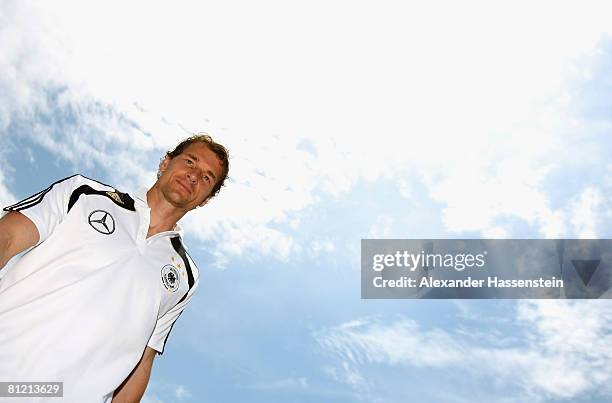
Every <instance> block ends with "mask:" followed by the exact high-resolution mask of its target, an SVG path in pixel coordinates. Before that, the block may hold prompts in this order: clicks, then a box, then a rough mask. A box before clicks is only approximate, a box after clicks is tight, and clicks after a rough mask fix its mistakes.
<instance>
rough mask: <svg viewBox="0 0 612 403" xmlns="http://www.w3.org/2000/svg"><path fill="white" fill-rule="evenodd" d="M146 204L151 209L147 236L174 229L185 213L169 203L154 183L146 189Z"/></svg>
mask: <svg viewBox="0 0 612 403" xmlns="http://www.w3.org/2000/svg"><path fill="white" fill-rule="evenodd" d="M147 204H148V205H149V208H150V209H151V221H150V223H149V231H148V233H147V238H148V237H150V236H153V235H155V234H159V233H160V232H164V231H170V230H172V229H174V227H175V226H176V223H177V222H178V220H180V219H181V218H182V217H183V216H184V215H185V213H187V211H185V210H181V209H177V208H176V207H175V206H173V205H172V204H170V203H169V202H168V201H167V200H166V199H165V198H164V197H163V195H162V193H161V191H160V190H159V189H158V188H157V187H156V186H155V185H153V187H152V188H151V189H149V190H148V191H147Z"/></svg>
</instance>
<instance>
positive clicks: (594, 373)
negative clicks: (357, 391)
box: [315, 300, 612, 401]
mask: <svg viewBox="0 0 612 403" xmlns="http://www.w3.org/2000/svg"><path fill="white" fill-rule="evenodd" d="M606 302H607V301H568V300H525V301H520V302H519V303H518V306H517V310H516V317H515V324H516V325H517V329H516V330H518V333H514V334H510V335H508V336H506V337H504V333H501V334H500V336H499V339H498V340H496V341H495V342H492V340H490V338H489V337H487V338H481V336H479V335H478V334H472V335H470V334H469V333H467V334H466V333H461V332H449V331H445V330H441V329H432V330H423V329H422V328H421V327H420V326H419V325H418V324H417V323H416V322H415V321H412V320H409V319H401V320H397V321H395V322H393V323H390V324H383V323H380V322H378V321H372V320H365V321H364V320H362V321H359V322H354V323H352V324H350V325H347V324H345V325H340V326H337V327H334V328H330V329H326V330H323V331H321V332H319V333H317V334H315V337H316V339H317V341H318V342H319V343H320V345H321V346H322V347H323V348H324V349H326V350H327V351H330V352H332V353H333V354H334V355H336V356H337V357H338V358H337V359H338V365H337V366H336V367H331V368H332V369H330V368H326V369H325V371H326V372H327V373H328V374H329V375H330V376H331V377H332V378H333V379H336V380H338V381H343V382H345V383H351V382H348V380H347V379H348V378H346V377H347V376H348V375H346V376H345V377H344V378H343V377H342V376H341V375H339V374H342V373H347V374H349V373H354V374H358V375H359V376H354V377H352V378H350V379H353V380H357V379H361V382H366V381H365V379H366V378H365V375H363V374H362V372H364V371H367V369H368V368H369V367H371V366H374V365H377V366H380V365H385V366H388V367H394V368H395V369H394V371H397V370H399V368H401V367H425V368H445V369H453V368H454V369H456V368H461V369H462V370H466V371H470V372H473V373H475V374H477V375H479V376H480V377H483V378H484V379H485V380H487V379H490V380H491V382H492V384H497V385H502V386H505V387H508V388H510V390H513V388H516V387H518V388H519V390H518V391H516V390H515V392H518V393H522V394H524V395H525V396H528V397H529V399H531V401H543V400H547V399H570V400H573V399H576V398H578V397H579V396H583V395H585V394H599V395H601V396H608V397H610V396H612V388H610V387H609V384H610V381H612V374H611V373H610V371H609V368H610V367H611V366H612V347H611V346H612V309H611V308H610V306H609V304H607V303H606ZM473 320H475V319H473ZM492 331H495V329H493V330H492ZM489 333H490V332H487V334H489ZM506 333H507V330H506ZM489 335H490V334H489ZM505 338H509V339H508V340H507V342H506V341H504V339H505ZM517 340H521V342H517ZM347 368H348V369H350V371H348V369H347Z"/></svg>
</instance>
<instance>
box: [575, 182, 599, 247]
mask: <svg viewBox="0 0 612 403" xmlns="http://www.w3.org/2000/svg"><path fill="white" fill-rule="evenodd" d="M602 204H603V196H602V194H601V192H600V191H599V190H598V189H594V188H592V187H587V188H586V189H584V191H583V192H582V193H581V194H580V196H579V197H577V198H576V200H575V201H574V202H573V203H572V211H571V213H572V217H571V219H570V221H571V223H572V225H573V226H574V228H575V231H576V234H577V236H578V238H585V239H593V238H597V224H598V222H597V221H598V219H601V218H600V217H599V216H600V214H601V213H602V209H601V207H602ZM601 215H602V214H601Z"/></svg>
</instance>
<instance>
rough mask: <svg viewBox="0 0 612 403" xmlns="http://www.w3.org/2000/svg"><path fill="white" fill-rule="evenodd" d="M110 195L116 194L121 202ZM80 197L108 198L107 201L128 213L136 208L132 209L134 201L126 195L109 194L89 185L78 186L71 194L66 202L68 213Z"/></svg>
mask: <svg viewBox="0 0 612 403" xmlns="http://www.w3.org/2000/svg"><path fill="white" fill-rule="evenodd" d="M111 193H116V194H117V195H118V196H119V198H120V199H121V202H119V201H117V200H116V199H114V198H113V197H112V196H111V195H110V194H111ZM81 195H99V196H104V197H108V198H109V200H111V201H112V202H113V203H115V204H116V205H117V206H119V207H123V208H124V209H127V210H130V211H136V208H135V207H134V199H132V198H131V197H130V196H129V195H128V194H127V193H121V192H118V191H114V192H111V191H108V190H96V189H94V188H92V187H91V186H89V185H82V186H79V187H78V188H76V189H75V190H74V191H73V192H72V194H71V195H70V200H69V201H68V211H70V209H71V208H72V206H74V204H75V203H76V202H77V200H79V197H81Z"/></svg>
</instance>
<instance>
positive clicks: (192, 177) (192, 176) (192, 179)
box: [187, 171, 198, 185]
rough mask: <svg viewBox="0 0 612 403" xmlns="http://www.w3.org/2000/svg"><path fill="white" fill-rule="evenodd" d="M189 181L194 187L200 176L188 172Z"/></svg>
mask: <svg viewBox="0 0 612 403" xmlns="http://www.w3.org/2000/svg"><path fill="white" fill-rule="evenodd" d="M187 179H188V180H189V182H191V184H192V185H195V184H196V183H197V182H198V175H197V174H196V173H195V172H194V171H189V172H187Z"/></svg>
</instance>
